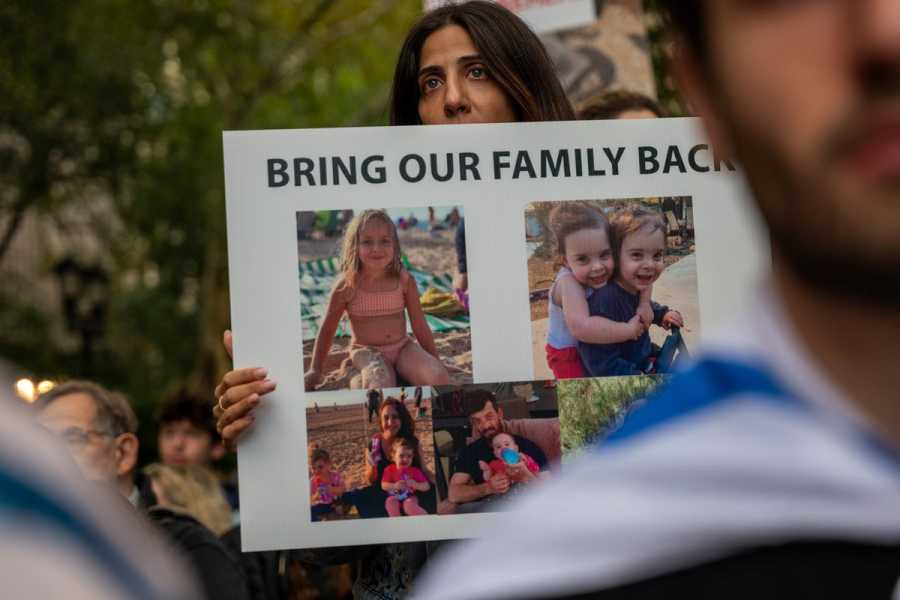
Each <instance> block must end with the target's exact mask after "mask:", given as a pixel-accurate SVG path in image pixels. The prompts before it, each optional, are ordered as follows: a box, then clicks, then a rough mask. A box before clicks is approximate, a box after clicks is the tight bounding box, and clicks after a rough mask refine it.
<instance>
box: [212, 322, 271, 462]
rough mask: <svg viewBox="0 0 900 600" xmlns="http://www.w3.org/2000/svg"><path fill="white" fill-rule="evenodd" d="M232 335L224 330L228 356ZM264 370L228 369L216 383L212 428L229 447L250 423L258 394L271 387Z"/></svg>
mask: <svg viewBox="0 0 900 600" xmlns="http://www.w3.org/2000/svg"><path fill="white" fill-rule="evenodd" d="M232 341H233V340H232V336H231V332H230V331H226V332H225V336H224V343H225V351H226V352H228V356H232ZM267 374H268V372H267V371H266V370H265V369H261V368H249V369H236V370H234V371H229V372H228V373H226V374H225V376H224V377H222V381H221V382H220V383H219V385H217V386H216V390H215V395H216V405H215V406H214V407H213V416H214V417H215V418H216V429H217V430H218V432H219V434H220V435H221V436H222V441H223V442H225V446H226V447H227V448H229V449H232V450H233V449H234V448H235V447H236V444H237V441H238V438H239V437H240V436H241V435H242V434H243V433H244V432H245V431H246V430H247V428H248V427H250V425H252V424H253V421H254V420H255V416H254V414H253V412H254V411H255V410H256V407H257V406H259V403H260V401H261V398H262V396H264V395H265V394H268V393H269V392H271V391H273V390H274V389H275V386H276V384H275V382H274V381H272V380H270V379H266V375H267Z"/></svg>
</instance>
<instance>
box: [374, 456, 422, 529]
mask: <svg viewBox="0 0 900 600" xmlns="http://www.w3.org/2000/svg"><path fill="white" fill-rule="evenodd" d="M417 453H418V443H417V441H416V440H415V439H409V438H400V439H398V440H396V441H395V442H394V446H393V457H392V458H393V461H394V464H392V465H389V466H388V467H387V468H385V470H384V475H383V476H382V478H381V489H383V490H384V491H385V492H387V493H388V498H387V500H385V502H384V508H385V510H387V513H388V515H389V516H391V517H402V516H403V515H404V514H406V515H407V516H413V515H427V514H428V512H427V511H426V510H425V509H424V508H422V507H421V506H419V500H418V498H416V492H427V491H428V490H430V489H431V485H430V484H429V483H428V478H426V477H425V473H423V472H422V471H421V469H418V468H416V467H414V466H413V457H414V456H415V455H416V454H417Z"/></svg>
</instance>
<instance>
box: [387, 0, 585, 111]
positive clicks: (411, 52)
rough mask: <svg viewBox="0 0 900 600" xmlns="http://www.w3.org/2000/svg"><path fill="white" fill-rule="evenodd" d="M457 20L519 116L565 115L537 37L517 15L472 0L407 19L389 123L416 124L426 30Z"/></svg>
mask: <svg viewBox="0 0 900 600" xmlns="http://www.w3.org/2000/svg"><path fill="white" fill-rule="evenodd" d="M447 25H458V26H460V27H462V28H463V29H465V30H466V32H467V33H468V34H469V36H470V37H471V38H472V41H473V42H474V44H475V47H476V48H478V52H479V54H480V55H481V58H482V60H483V61H484V65H485V67H486V68H487V70H488V75H489V76H490V77H491V78H493V80H494V81H496V82H497V84H498V85H499V86H500V87H501V88H502V89H503V91H504V92H505V93H506V95H507V97H508V98H509V101H510V104H511V105H512V106H513V109H514V110H515V112H516V117H517V118H518V120H519V121H566V120H572V119H574V118H575V111H574V110H573V109H572V105H571V104H570V103H569V100H568V99H567V98H566V94H565V92H564V91H563V88H562V84H560V82H559V78H558V77H557V76H556V72H555V71H554V69H553V64H552V63H551V62H550V57H549V56H547V51H546V50H545V49H544V45H543V44H542V43H541V40H540V39H538V37H537V36H536V35H535V34H534V32H533V31H531V29H530V28H529V27H528V25H526V24H525V23H524V22H523V21H522V19H520V18H519V17H517V16H516V15H514V14H513V13H511V12H510V11H508V10H507V9H505V8H503V7H502V6H499V5H497V4H494V3H492V2H483V1H481V0H473V1H472V2H465V3H463V4H451V5H448V6H443V7H441V8H438V9H435V10H433V11H431V12H429V13H426V14H425V16H423V17H422V18H421V19H420V20H419V22H418V23H416V24H415V25H413V27H412V29H410V31H409V34H408V35H407V36H406V41H405V42H403V47H402V48H401V50H400V56H399V57H398V59H397V68H396V69H395V70H394V84H393V88H392V90H391V125H421V124H422V120H421V119H420V118H419V98H420V96H421V91H420V89H419V66H420V65H419V57H420V55H421V53H422V46H423V45H424V44H425V40H426V39H428V36H430V35H431V34H432V33H434V32H435V31H437V30H438V29H441V28H442V27H446V26H447Z"/></svg>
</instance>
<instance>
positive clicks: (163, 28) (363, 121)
mask: <svg viewBox="0 0 900 600" xmlns="http://www.w3.org/2000/svg"><path fill="white" fill-rule="evenodd" d="M420 11H421V4H420V3H419V2H418V0H374V1H368V0H302V1H301V0H295V1H289V0H280V1H275V0H153V1H148V2H125V1H122V0H102V1H101V0H82V1H80V2H42V1H35V0H27V1H26V0H7V1H5V2H3V3H2V4H0V29H2V31H3V32H4V34H3V36H0V276H3V277H4V280H5V281H6V282H7V283H10V282H12V283H13V285H12V286H7V285H4V289H3V292H0V355H2V356H5V357H7V358H9V359H12V360H13V361H14V362H16V363H17V364H19V365H20V366H21V367H23V368H26V369H29V370H31V371H33V372H35V373H36V374H38V375H40V376H54V377H60V378H63V377H72V376H80V375H85V374H84V373H82V372H80V371H79V364H80V362H79V361H78V357H77V355H78V353H79V351H80V350H79V344H78V339H77V336H74V335H72V334H71V333H66V332H65V328H64V327H63V325H62V321H63V318H62V314H61V311H60V308H59V303H58V300H56V295H57V294H58V291H57V289H56V287H55V286H54V278H53V276H52V275H51V274H50V273H51V270H52V267H53V265H54V264H55V262H56V261H58V260H59V259H61V258H62V257H63V255H65V254H66V253H69V252H74V250H73V248H74V247H75V246H78V244H75V243H74V241H73V237H74V234H73V233H72V232H73V229H75V227H74V226H75V223H76V221H77V223H78V225H79V227H78V235H79V236H82V237H84V236H85V235H87V237H89V238H90V242H91V243H90V244H87V246H88V247H90V248H93V251H90V252H87V253H86V257H83V258H84V259H85V260H89V261H94V262H98V263H100V264H101V265H102V266H103V268H104V269H105V270H106V271H107V272H108V273H109V274H110V290H109V294H108V299H109V307H108V315H107V319H106V331H105V335H104V336H103V338H102V340H101V343H100V345H99V346H98V348H97V355H98V356H97V358H96V360H95V361H94V364H95V365H96V366H95V369H94V372H92V373H88V374H87V375H91V376H93V377H95V378H97V379H99V380H101V381H103V382H105V383H107V384H108V385H111V386H113V387H116V388H118V389H121V390H123V391H125V392H126V393H128V394H129V395H130V396H131V397H132V398H133V399H134V400H135V402H136V403H137V404H138V405H139V407H141V408H142V409H143V410H142V412H144V413H146V412H148V411H149V409H150V407H151V406H153V405H154V404H156V403H157V402H158V401H159V399H160V398H161V397H162V396H164V395H166V394H167V393H169V392H171V391H172V390H173V389H175V388H177V387H187V388H188V389H191V390H193V391H194V392H195V393H197V394H199V395H201V396H202V397H210V396H211V390H212V387H213V385H214V383H215V382H216V381H217V379H218V378H219V377H220V376H221V374H222V373H223V372H224V370H225V368H226V366H227V364H228V361H227V357H226V356H225V354H224V352H223V350H222V344H221V334H222V331H223V330H224V329H225V328H226V327H227V326H228V322H229V309H228V301H227V298H228V280H227V256H226V239H225V216H224V213H225V210H224V209H225V206H224V204H225V203H224V189H223V187H224V180H223V176H222V141H221V140H222V137H221V136H222V131H223V130H232V129H267V128H299V127H334V126H346V125H378V124H385V123H386V114H387V113H386V106H387V99H388V93H389V85H390V79H391V75H392V72H393V66H394V61H395V59H396V54H397V52H398V51H399V46H400V43H401V42H402V39H403V36H404V35H405V32H406V31H407V30H408V28H409V26H410V25H411V24H412V22H413V21H414V20H415V19H416V18H417V17H418V15H419V14H420ZM28 219H35V220H38V221H40V222H42V223H44V224H45V225H47V224H49V225H50V227H49V228H48V227H45V228H44V229H42V231H46V230H48V229H49V230H50V231H52V235H51V236H50V237H51V238H53V239H52V240H51V241H52V242H53V243H49V242H48V240H47V239H43V238H41V239H34V238H25V237H23V235H24V234H23V233H22V231H23V227H22V224H23V223H24V222H26V221H27V220H28ZM17 243H19V244H29V245H30V246H32V247H30V248H29V252H30V253H32V254H36V255H37V257H38V258H37V260H36V261H34V265H36V266H35V268H36V269H37V271H38V272H23V270H22V268H21V265H18V264H13V263H14V262H15V261H13V260H11V259H10V256H14V255H15V254H16V253H15V252H14V251H13V250H15V245H16V244H17ZM79 247H80V246H79ZM77 252H82V251H81V250H78V251H77ZM77 252H76V254H77ZM20 254H21V253H20ZM41 282H43V283H41ZM26 289H27V290H29V292H28V293H23V290H26ZM145 420H146V419H145Z"/></svg>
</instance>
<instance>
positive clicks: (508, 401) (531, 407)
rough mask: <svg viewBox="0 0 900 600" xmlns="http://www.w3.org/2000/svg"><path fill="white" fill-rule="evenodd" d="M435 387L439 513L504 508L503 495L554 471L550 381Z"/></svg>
mask: <svg viewBox="0 0 900 600" xmlns="http://www.w3.org/2000/svg"><path fill="white" fill-rule="evenodd" d="M435 389H436V391H437V395H436V397H435V398H434V400H433V407H434V417H433V421H434V424H433V426H434V447H435V452H436V454H437V460H436V468H437V472H436V475H437V488H438V499H439V500H440V505H439V506H440V510H439V512H440V513H442V514H452V513H459V514H466V513H479V512H495V511H498V510H503V509H504V506H505V503H506V501H508V500H509V499H511V498H514V497H515V496H517V495H519V494H520V493H521V492H523V491H524V490H527V489H530V488H531V487H532V486H536V485H542V484H543V483H544V482H545V481H546V480H547V479H550V478H552V473H554V472H556V471H558V469H559V464H560V441H559V440H560V431H559V418H558V411H557V400H556V389H555V382H552V381H549V382H548V381H536V382H528V381H526V382H506V383H485V384H471V385H466V386H438V387H437V388H435ZM485 483H488V485H487V486H485V485H483V484H485Z"/></svg>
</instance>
